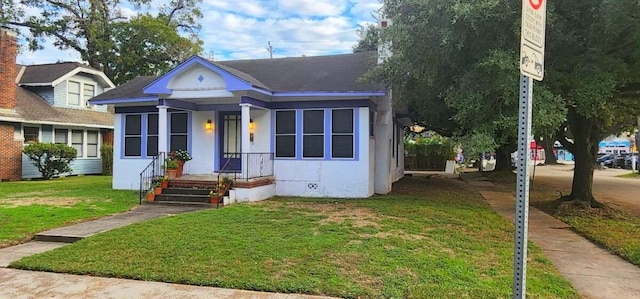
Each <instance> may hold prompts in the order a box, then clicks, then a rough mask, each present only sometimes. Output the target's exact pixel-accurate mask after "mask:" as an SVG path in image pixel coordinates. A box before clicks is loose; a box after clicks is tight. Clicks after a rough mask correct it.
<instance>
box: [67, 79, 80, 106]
mask: <svg viewBox="0 0 640 299" xmlns="http://www.w3.org/2000/svg"><path fill="white" fill-rule="evenodd" d="M68 86H69V87H68V88H69V90H68V92H67V104H69V105H74V106H78V105H80V82H74V81H69V85H68Z"/></svg>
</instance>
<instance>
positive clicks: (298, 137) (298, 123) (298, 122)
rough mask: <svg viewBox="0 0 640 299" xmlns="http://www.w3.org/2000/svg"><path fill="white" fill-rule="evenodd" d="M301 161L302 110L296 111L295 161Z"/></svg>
mask: <svg viewBox="0 0 640 299" xmlns="http://www.w3.org/2000/svg"><path fill="white" fill-rule="evenodd" d="M301 159H302V110H299V109H298V110H296V160H301Z"/></svg>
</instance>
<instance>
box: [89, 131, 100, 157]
mask: <svg viewBox="0 0 640 299" xmlns="http://www.w3.org/2000/svg"><path fill="white" fill-rule="evenodd" d="M97 156H98V132H97V131H87V157H97Z"/></svg>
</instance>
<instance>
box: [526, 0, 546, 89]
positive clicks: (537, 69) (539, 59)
mask: <svg viewBox="0 0 640 299" xmlns="http://www.w3.org/2000/svg"><path fill="white" fill-rule="evenodd" d="M546 15H547V0H522V25H521V28H522V29H521V32H520V36H521V37H520V73H521V74H523V75H525V76H528V77H531V78H533V79H535V80H538V81H542V78H543V77H544V32H545V27H546Z"/></svg>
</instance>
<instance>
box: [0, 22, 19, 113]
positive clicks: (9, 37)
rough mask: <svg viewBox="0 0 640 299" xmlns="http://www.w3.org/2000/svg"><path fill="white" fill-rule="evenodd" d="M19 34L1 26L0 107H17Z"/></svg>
mask: <svg viewBox="0 0 640 299" xmlns="http://www.w3.org/2000/svg"><path fill="white" fill-rule="evenodd" d="M17 38H18V35H17V34H16V33H15V32H14V31H12V30H10V29H8V28H4V27H0V109H11V110H13V109H14V108H16V55H17V51H18V42H17Z"/></svg>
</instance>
